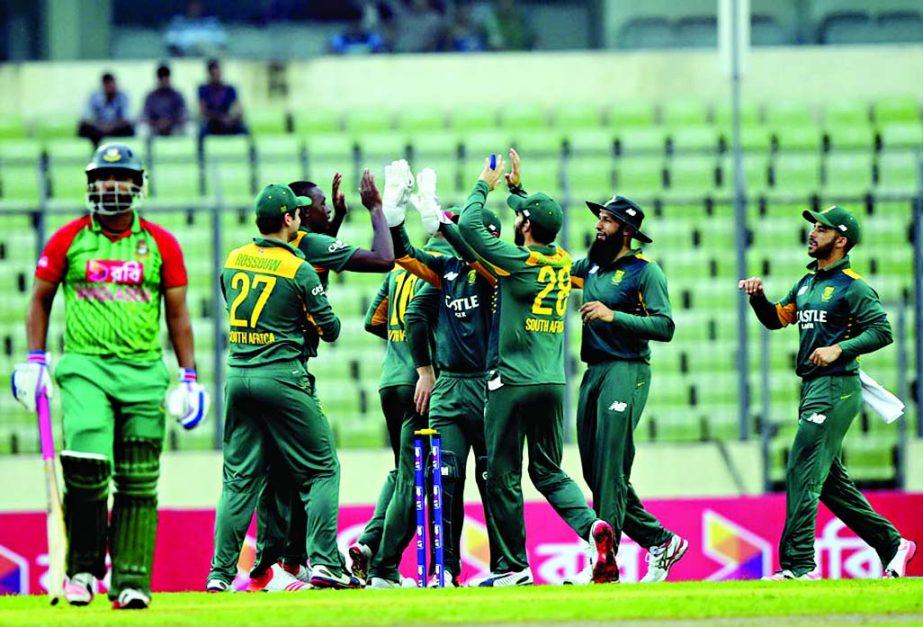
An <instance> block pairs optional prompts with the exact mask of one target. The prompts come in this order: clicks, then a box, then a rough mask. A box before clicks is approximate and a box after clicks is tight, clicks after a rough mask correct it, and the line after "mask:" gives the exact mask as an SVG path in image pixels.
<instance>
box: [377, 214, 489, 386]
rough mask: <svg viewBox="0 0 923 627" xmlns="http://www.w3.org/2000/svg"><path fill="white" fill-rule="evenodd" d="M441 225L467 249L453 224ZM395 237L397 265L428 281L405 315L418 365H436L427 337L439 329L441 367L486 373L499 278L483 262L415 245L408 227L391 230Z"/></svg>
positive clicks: (438, 365) (437, 358) (437, 359)
mask: <svg viewBox="0 0 923 627" xmlns="http://www.w3.org/2000/svg"><path fill="white" fill-rule="evenodd" d="M441 229H442V230H443V231H444V232H445V234H446V237H447V238H448V239H449V241H450V242H452V243H453V248H456V249H464V248H465V247H466V244H464V242H463V241H459V240H460V239H461V236H460V234H459V233H458V227H456V226H455V225H454V224H446V225H443V226H442V227H441ZM391 236H392V237H391V239H392V241H394V255H395V257H396V258H397V263H398V264H400V265H401V266H402V267H405V268H407V269H408V270H411V271H412V272H414V273H415V274H417V276H419V277H421V278H423V279H425V280H426V284H424V285H423V286H422V287H420V288H419V289H418V291H417V293H416V294H415V295H414V297H413V300H412V301H411V302H410V305H409V306H408V307H407V314H406V317H405V320H406V329H407V341H408V344H409V347H410V352H411V356H412V358H413V362H414V366H416V367H421V366H429V365H431V364H433V358H432V353H431V351H430V342H429V341H428V336H429V335H430V334H431V333H432V330H433V329H435V344H436V354H435V364H434V365H435V367H436V370H438V371H440V372H443V371H448V372H456V373H478V372H486V371H487V350H488V344H489V341H490V327H491V319H492V318H493V306H494V302H493V295H494V293H495V292H496V289H495V286H496V279H495V278H494V277H493V275H492V274H490V273H487V272H486V271H485V270H484V266H483V265H481V264H480V263H479V262H471V263H468V262H466V261H465V260H463V259H459V258H457V257H454V256H449V255H433V254H430V253H428V252H427V251H425V250H420V249H418V248H414V247H413V246H412V245H411V243H410V239H409V238H408V237H407V232H406V231H405V230H404V227H403V225H400V226H397V227H394V228H393V229H391ZM470 255H471V256H472V257H473V251H471V253H470ZM463 256H464V254H463ZM479 272H483V274H481V273H479Z"/></svg>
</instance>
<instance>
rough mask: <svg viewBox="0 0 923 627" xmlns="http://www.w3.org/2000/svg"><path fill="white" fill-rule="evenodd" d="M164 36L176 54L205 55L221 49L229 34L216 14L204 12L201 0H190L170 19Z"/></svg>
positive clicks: (167, 44)
mask: <svg viewBox="0 0 923 627" xmlns="http://www.w3.org/2000/svg"><path fill="white" fill-rule="evenodd" d="M163 40H164V44H165V45H166V47H167V50H169V51H170V54H171V55H173V56H175V57H193V56H203V57H204V56H209V55H216V54H219V53H221V52H222V51H224V49H225V48H226V47H227V44H228V35H227V33H226V32H225V30H224V26H222V25H221V21H220V20H219V19H218V18H217V17H215V16H212V15H206V14H205V5H204V4H202V2H201V0H189V3H188V4H187V5H186V12H185V14H183V15H175V16H173V19H171V20H170V24H169V25H168V26H167V31H166V32H165V33H164V35H163Z"/></svg>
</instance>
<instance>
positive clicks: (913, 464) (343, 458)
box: [0, 440, 923, 511]
mask: <svg viewBox="0 0 923 627" xmlns="http://www.w3.org/2000/svg"><path fill="white" fill-rule="evenodd" d="M725 446H726V450H725V452H724V453H722V451H721V450H719V448H718V447H717V446H716V445H714V444H641V445H639V446H638V453H637V456H636V458H635V464H634V468H633V470H632V478H631V480H632V483H633V484H634V486H635V488H636V489H637V491H638V494H639V495H641V497H642V498H678V497H710V496H735V495H743V494H760V493H761V492H762V483H761V481H762V479H761V476H762V475H761V467H760V464H759V461H758V460H759V458H760V453H759V443H758V442H747V443H741V442H730V443H727V444H726V445H725ZM907 459H908V466H907V486H906V488H907V490H908V491H911V492H923V440H916V441H911V442H910V443H909V445H908V449H907ZM340 463H341V465H342V469H343V471H342V473H343V474H342V479H341V482H340V502H341V503H342V504H343V505H358V504H371V503H374V502H375V501H376V499H377V497H378V489H379V487H380V486H381V482H380V480H381V479H383V478H384V475H385V473H386V472H387V470H388V468H389V467H390V464H391V453H390V451H388V450H385V449H380V450H355V449H353V450H343V451H340ZM563 465H564V469H565V470H566V471H567V472H568V473H569V474H570V475H571V477H573V478H574V479H575V480H576V481H577V483H578V485H580V486H581V487H582V488H583V489H584V493H585V494H586V496H587V498H589V493H588V492H587V491H586V486H585V484H584V482H583V478H582V476H581V471H580V455H579V453H578V452H577V449H576V447H575V446H568V447H566V448H565V451H564V464H563ZM524 474H525V473H524ZM468 476H469V477H473V476H474V468H473V467H472V466H471V465H470V464H469V468H468ZM370 479H371V480H370ZM467 487H468V489H467V490H466V493H465V498H466V500H468V501H477V500H478V495H477V490H476V488H475V487H474V482H469V485H468V486H467ZM220 491H221V454H220V453H218V452H201V453H198V452H196V453H193V452H187V453H168V454H166V455H164V457H163V460H162V463H161V479H160V505H161V506H162V507H190V508H199V507H213V506H214V505H215V504H216V503H217V502H218V495H219V494H220ZM523 491H524V493H525V497H526V499H527V500H541V495H539V494H538V492H537V491H536V490H535V489H534V488H533V487H532V485H531V484H530V483H529V479H528V476H525V477H524V481H523ZM44 507H45V486H44V474H43V472H42V464H41V458H40V457H39V456H37V455H7V456H2V457H0V511H36V510H41V509H43V508H44Z"/></svg>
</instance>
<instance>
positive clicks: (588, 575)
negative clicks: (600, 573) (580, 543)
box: [562, 545, 596, 586]
mask: <svg viewBox="0 0 923 627" xmlns="http://www.w3.org/2000/svg"><path fill="white" fill-rule="evenodd" d="M583 552H584V554H585V555H586V566H584V567H583V570H581V571H580V572H579V573H577V574H576V575H569V576H567V577H565V578H564V581H563V582H562V583H563V584H564V585H565V586H585V585H587V584H591V583H593V558H595V557H596V552H595V551H593V550H591V549H590V546H589V545H586V546H585V547H583Z"/></svg>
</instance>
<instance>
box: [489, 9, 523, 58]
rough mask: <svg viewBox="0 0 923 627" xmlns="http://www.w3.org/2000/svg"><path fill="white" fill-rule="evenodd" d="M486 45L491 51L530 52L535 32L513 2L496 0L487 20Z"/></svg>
mask: <svg viewBox="0 0 923 627" xmlns="http://www.w3.org/2000/svg"><path fill="white" fill-rule="evenodd" d="M487 44H488V46H489V47H490V49H491V50H531V49H532V48H533V47H535V32H534V31H533V30H532V28H531V27H530V26H529V22H528V20H527V19H526V16H525V14H524V13H523V12H522V11H520V10H519V9H517V8H516V2H515V0H496V3H495V8H494V10H493V12H492V14H491V15H490V19H488V20H487Z"/></svg>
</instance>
